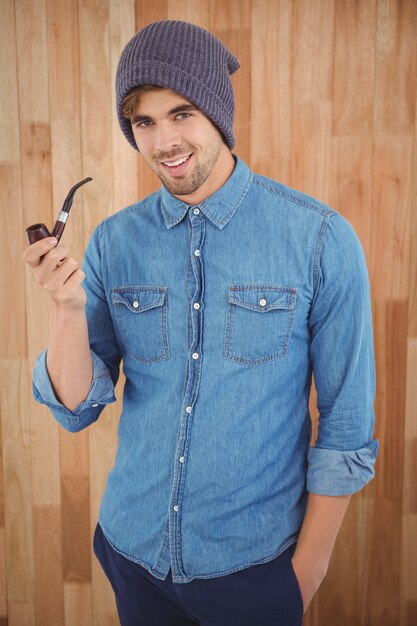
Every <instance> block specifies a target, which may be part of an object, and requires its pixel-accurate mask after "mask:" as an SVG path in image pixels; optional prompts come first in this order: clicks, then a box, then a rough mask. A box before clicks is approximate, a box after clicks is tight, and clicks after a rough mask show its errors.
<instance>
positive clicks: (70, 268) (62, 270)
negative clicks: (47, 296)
mask: <svg viewBox="0 0 417 626" xmlns="http://www.w3.org/2000/svg"><path fill="white" fill-rule="evenodd" d="M77 270H78V262H77V260H76V259H74V257H72V256H69V257H67V258H66V259H64V260H63V262H62V263H61V264H60V265H58V266H56V267H53V268H52V270H51V271H49V272H47V273H46V275H45V278H44V279H43V280H42V279H40V282H41V283H42V285H43V286H44V287H45V289H47V290H48V291H50V292H51V293H56V292H57V291H58V290H59V289H61V288H62V287H63V286H64V285H65V283H66V282H67V281H68V279H69V278H70V276H71V275H72V274H73V273H74V272H76V271H77Z"/></svg>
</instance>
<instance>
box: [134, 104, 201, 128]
mask: <svg viewBox="0 0 417 626" xmlns="http://www.w3.org/2000/svg"><path fill="white" fill-rule="evenodd" d="M182 111H198V109H197V107H196V106H195V105H194V104H180V105H179V106H177V107H174V108H173V109H171V110H170V111H168V115H174V113H180V112H182ZM144 120H152V117H151V116H150V115H135V116H134V117H133V118H132V119H131V123H132V124H136V123H137V122H143V121H144Z"/></svg>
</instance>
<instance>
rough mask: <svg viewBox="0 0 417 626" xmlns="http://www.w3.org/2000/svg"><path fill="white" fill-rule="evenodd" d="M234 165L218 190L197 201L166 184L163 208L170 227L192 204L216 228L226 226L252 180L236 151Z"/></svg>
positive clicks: (161, 195)
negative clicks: (186, 199)
mask: <svg viewBox="0 0 417 626" xmlns="http://www.w3.org/2000/svg"><path fill="white" fill-rule="evenodd" d="M232 156H233V158H234V160H235V163H236V164H235V167H234V170H233V172H232V174H231V175H230V176H229V178H228V179H227V181H226V182H225V183H224V184H223V185H222V186H221V187H220V188H219V189H217V191H215V192H214V193H212V194H211V196H209V197H208V198H206V199H205V200H203V202H200V203H199V204H198V205H192V204H188V203H187V202H183V201H182V200H179V199H178V198H176V197H175V196H173V195H172V194H171V193H170V192H169V191H168V190H167V188H166V187H165V185H162V187H161V188H160V190H159V193H160V197H161V203H160V206H161V210H162V214H163V216H164V220H165V225H166V227H167V228H172V226H175V225H176V224H178V223H179V222H181V220H182V219H183V217H184V215H185V214H186V213H187V211H188V210H189V208H190V207H192V206H198V208H199V209H200V210H201V211H202V212H203V213H204V215H205V216H206V217H208V219H209V220H211V221H212V222H213V224H214V225H215V226H217V228H220V229H221V228H223V227H224V226H226V224H227V222H228V221H229V220H230V219H231V218H232V217H233V215H234V214H235V212H236V210H237V208H238V206H239V205H240V203H241V202H242V200H243V198H244V197H245V196H246V194H247V192H248V190H249V187H250V185H251V183H252V180H253V176H254V174H253V172H252V170H251V169H250V168H249V167H248V166H247V165H246V163H244V162H243V161H242V160H241V159H240V158H239V157H238V156H237V155H236V154H233V153H232Z"/></svg>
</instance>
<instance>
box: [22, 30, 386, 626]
mask: <svg viewBox="0 0 417 626" xmlns="http://www.w3.org/2000/svg"><path fill="white" fill-rule="evenodd" d="M238 68H239V62H238V61H237V59H236V58H235V57H234V56H233V54H232V53H231V52H230V51H229V50H227V48H225V47H224V45H223V44H222V43H221V42H220V41H219V40H218V39H217V38H216V37H214V36H213V35H211V34H210V33H208V32H207V31H206V30H204V29H201V28H199V27H198V26H196V25H193V24H189V23H186V22H182V21H171V20H165V21H161V22H155V23H152V24H149V25H147V26H146V27H145V28H143V29H142V30H141V31H139V33H137V34H136V35H135V36H134V37H133V39H132V40H131V41H130V42H129V43H128V44H127V46H126V47H125V49H124V50H123V53H122V55H121V59H120V62H119V66H118V70H117V77H116V94H117V113H118V119H119V122H120V126H121V129H122V131H123V133H124V134H125V136H126V138H127V139H128V141H129V143H130V144H131V145H132V146H133V147H134V148H135V149H137V150H139V152H140V154H141V155H142V157H143V159H144V160H145V162H146V163H147V164H148V165H149V167H150V168H151V169H152V170H153V171H154V172H155V173H156V175H157V176H158V177H159V178H160V179H161V182H162V186H161V188H160V190H159V191H157V192H156V193H154V194H152V195H150V196H149V197H147V198H145V199H144V200H142V201H140V202H138V203H136V204H134V205H132V206H130V207H127V208H126V209H124V210H122V211H118V212H116V213H115V214H114V215H112V216H110V217H109V218H107V219H105V220H103V221H102V222H101V224H99V225H98V226H97V228H96V229H95V231H94V232H93V234H92V236H91V239H90V241H89V243H88V246H87V249H86V253H85V257H84V261H83V268H84V272H80V271H79V270H77V269H76V262H75V263H74V261H72V263H71V264H70V263H69V262H68V258H69V257H68V253H69V251H68V250H67V249H66V248H65V247H64V246H57V247H56V248H54V249H53V250H50V251H49V252H47V253H46V255H45V257H44V259H45V261H42V263H39V257H40V256H41V253H45V252H46V251H47V246H48V244H47V242H38V243H37V244H34V245H33V246H31V247H29V248H28V250H31V251H32V252H31V253H29V252H27V257H26V260H27V261H28V262H29V261H30V264H31V267H33V268H34V272H37V273H35V275H36V276H37V279H38V281H39V282H40V283H41V284H43V286H44V287H45V288H47V289H48V290H49V292H50V295H51V296H52V300H53V301H54V305H53V306H54V308H53V312H52V315H51V332H50V338H49V343H48V351H46V350H45V351H44V352H43V353H42V354H41V355H39V357H38V359H37V363H36V367H35V371H34V378H33V390H34V397H35V399H36V400H38V401H39V402H42V403H44V404H46V405H48V406H49V407H50V408H51V411H52V413H53V415H54V416H55V417H56V419H57V420H58V421H59V422H60V423H61V424H62V426H63V427H64V428H66V429H67V430H70V431H78V430H81V429H82V428H85V427H87V426H89V425H90V424H92V423H93V422H94V421H96V420H97V418H98V417H99V415H100V413H101V411H102V410H103V408H104V406H105V405H106V404H108V403H111V402H114V401H115V396H114V386H115V385H116V383H117V380H118V377H119V367H120V361H121V359H123V366H124V373H125V376H126V384H125V388H124V397H123V411H122V415H121V417H120V424H119V447H118V452H117V457H116V462H115V466H114V468H113V469H112V471H111V472H110V475H109V478H108V482H107V486H106V490H105V493H104V496H103V501H102V505H101V509H100V515H99V523H98V524H97V527H96V531H95V535H94V550H95V554H96V556H97V558H98V559H99V561H100V563H101V565H102V567H103V569H104V571H105V572H106V574H107V576H108V578H109V580H110V582H111V584H112V586H113V589H114V592H115V597H116V603H117V607H118V612H119V616H120V621H121V624H122V626H142V625H143V626H145V625H146V626H150V625H154V624H155V625H160V626H174V625H175V626H176V625H187V624H190V625H191V624H200V625H201V626H208V625H209V624H210V625H216V626H237V625H239V626H272V625H280V626H289V625H290V624H291V625H300V624H301V621H302V615H303V613H305V611H306V609H307V607H308V606H309V604H310V602H311V599H312V597H313V595H314V593H315V592H316V591H317V589H318V587H319V585H320V583H321V581H322V580H323V578H324V576H325V575H326V572H327V568H328V563H329V560H330V556H331V552H332V549H333V546H334V543H335V540H336V536H337V533H338V531H339V528H340V525H341V523H342V519H343V516H344V514H345V511H346V508H347V506H348V502H349V499H350V497H351V494H352V493H355V492H357V491H359V490H360V489H361V488H362V487H363V486H364V485H365V484H367V483H368V482H369V480H371V479H372V477H373V476H374V464H375V460H376V457H377V453H378V440H377V439H374V440H373V439H372V435H373V426H374V412H373V403H374V393H375V371H374V355H373V339H372V315H371V305H370V296H369V280H368V274H367V269H366V263H365V257H364V253H363V250H362V247H361V244H360V242H359V240H358V238H357V236H356V234H355V232H354V230H353V228H352V227H351V225H350V224H349V223H348V222H347V221H346V220H345V219H344V218H343V217H342V216H341V215H340V214H339V213H338V212H336V211H334V210H333V209H331V208H329V207H327V206H325V205H324V204H323V203H321V202H319V201H318V200H316V199H314V198H311V197H309V196H306V195H305V194H302V193H300V192H298V191H295V190H293V189H290V188H288V187H286V186H284V185H282V184H280V183H278V182H275V181H274V180H271V179H268V178H266V177H264V176H261V175H258V174H255V173H253V172H252V171H251V169H250V168H249V167H248V166H247V165H246V164H245V163H244V162H243V161H242V160H241V159H240V158H239V157H237V155H235V154H233V153H232V149H233V147H234V143H235V142H234V136H233V128H232V125H233V117H234V99H233V90H232V86H231V83H230V74H232V73H233V72H235V71H236V70H237V69H238ZM35 246H37V247H36V249H35ZM64 259H65V260H64ZM65 265H67V268H66V270H65V271H64V270H63V268H64V267H65ZM42 266H43V267H44V269H43V270H42V269H41V268H42ZM84 277H85V280H84V284H83V287H81V282H82V279H83V278H84ZM64 328H65V329H66V333H64V332H63V329H64ZM63 335H65V336H66V337H65V338H64V339H63ZM58 337H59V339H60V342H59V343H58ZM313 372H314V377H315V384H316V389H317V398H318V409H319V413H320V415H319V429H318V437H317V441H316V442H315V446H313V445H310V439H311V419H310V415H309V411H308V399H309V392H310V386H311V380H312V378H311V377H312V373H313Z"/></svg>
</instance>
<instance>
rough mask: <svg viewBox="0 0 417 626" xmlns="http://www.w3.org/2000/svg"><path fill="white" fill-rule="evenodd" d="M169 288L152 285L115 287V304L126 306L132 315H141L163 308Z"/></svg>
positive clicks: (112, 295) (113, 296) (113, 294)
mask: <svg viewBox="0 0 417 626" xmlns="http://www.w3.org/2000/svg"><path fill="white" fill-rule="evenodd" d="M166 291H167V288H166V287H157V286H152V285H132V286H126V287H115V288H114V289H113V290H112V294H111V297H112V301H113V304H124V305H125V306H126V307H127V308H128V309H129V311H132V313H141V312H142V311H147V310H148V309H153V308H154V307H156V306H162V305H163V303H164V300H165V295H166Z"/></svg>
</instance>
